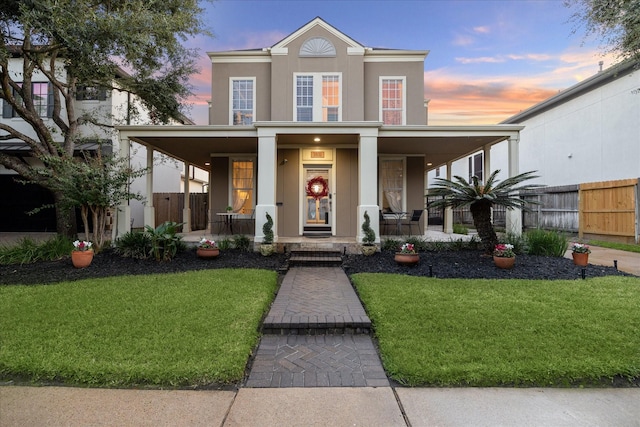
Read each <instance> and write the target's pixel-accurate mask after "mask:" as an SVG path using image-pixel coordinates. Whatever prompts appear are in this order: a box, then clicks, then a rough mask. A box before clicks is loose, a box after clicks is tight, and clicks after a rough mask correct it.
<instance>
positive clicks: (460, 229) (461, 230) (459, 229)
mask: <svg viewBox="0 0 640 427" xmlns="http://www.w3.org/2000/svg"><path fill="white" fill-rule="evenodd" d="M453 232H454V233H455V234H464V235H467V234H469V228H468V227H466V226H464V225H462V224H453Z"/></svg>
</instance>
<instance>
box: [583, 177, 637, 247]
mask: <svg viewBox="0 0 640 427" xmlns="http://www.w3.org/2000/svg"><path fill="white" fill-rule="evenodd" d="M638 181H639V180H638V179H637V178H634V179H624V180H619V181H606V182H593V183H586V184H580V196H579V198H580V228H579V233H578V234H579V236H580V238H583V237H584V238H609V239H610V240H617V241H621V242H623V243H639V241H638V240H639V234H640V233H639V232H638V222H639V211H640V203H639V201H638V198H639V197H638Z"/></svg>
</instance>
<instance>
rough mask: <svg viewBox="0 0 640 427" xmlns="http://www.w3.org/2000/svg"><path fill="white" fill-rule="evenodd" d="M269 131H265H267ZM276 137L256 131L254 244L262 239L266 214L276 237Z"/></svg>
mask: <svg viewBox="0 0 640 427" xmlns="http://www.w3.org/2000/svg"><path fill="white" fill-rule="evenodd" d="M268 130H269V129H265V131H268ZM276 155H277V150H276V136H275V134H261V132H260V130H258V204H256V224H255V225H256V231H255V236H254V242H255V243H260V242H262V240H263V239H264V234H263V233H262V226H263V225H264V224H265V223H266V222H267V213H268V214H269V215H271V218H273V237H274V240H276V239H277V236H278V226H277V225H278V221H277V218H276V157H277V156H276Z"/></svg>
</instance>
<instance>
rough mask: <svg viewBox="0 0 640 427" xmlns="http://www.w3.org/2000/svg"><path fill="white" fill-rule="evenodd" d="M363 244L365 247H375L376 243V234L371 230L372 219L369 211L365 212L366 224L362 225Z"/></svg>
mask: <svg viewBox="0 0 640 427" xmlns="http://www.w3.org/2000/svg"><path fill="white" fill-rule="evenodd" d="M362 233H363V234H364V236H363V237H362V243H363V244H365V245H373V244H374V243H375V241H376V232H375V231H373V228H371V218H369V214H368V213H367V211H364V222H363V223H362Z"/></svg>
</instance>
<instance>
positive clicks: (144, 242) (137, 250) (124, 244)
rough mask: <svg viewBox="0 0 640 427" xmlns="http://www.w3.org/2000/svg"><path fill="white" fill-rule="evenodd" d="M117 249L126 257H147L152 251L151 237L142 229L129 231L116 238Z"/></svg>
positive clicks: (118, 252) (117, 251)
mask: <svg viewBox="0 0 640 427" xmlns="http://www.w3.org/2000/svg"><path fill="white" fill-rule="evenodd" d="M115 251H116V253H117V254H119V255H121V256H123V257H126V258H136V259H146V258H148V257H149V253H150V252H151V239H150V238H149V236H148V235H147V234H146V233H143V232H141V231H128V232H126V233H125V234H123V235H122V237H119V238H118V239H117V240H116V248H115Z"/></svg>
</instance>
